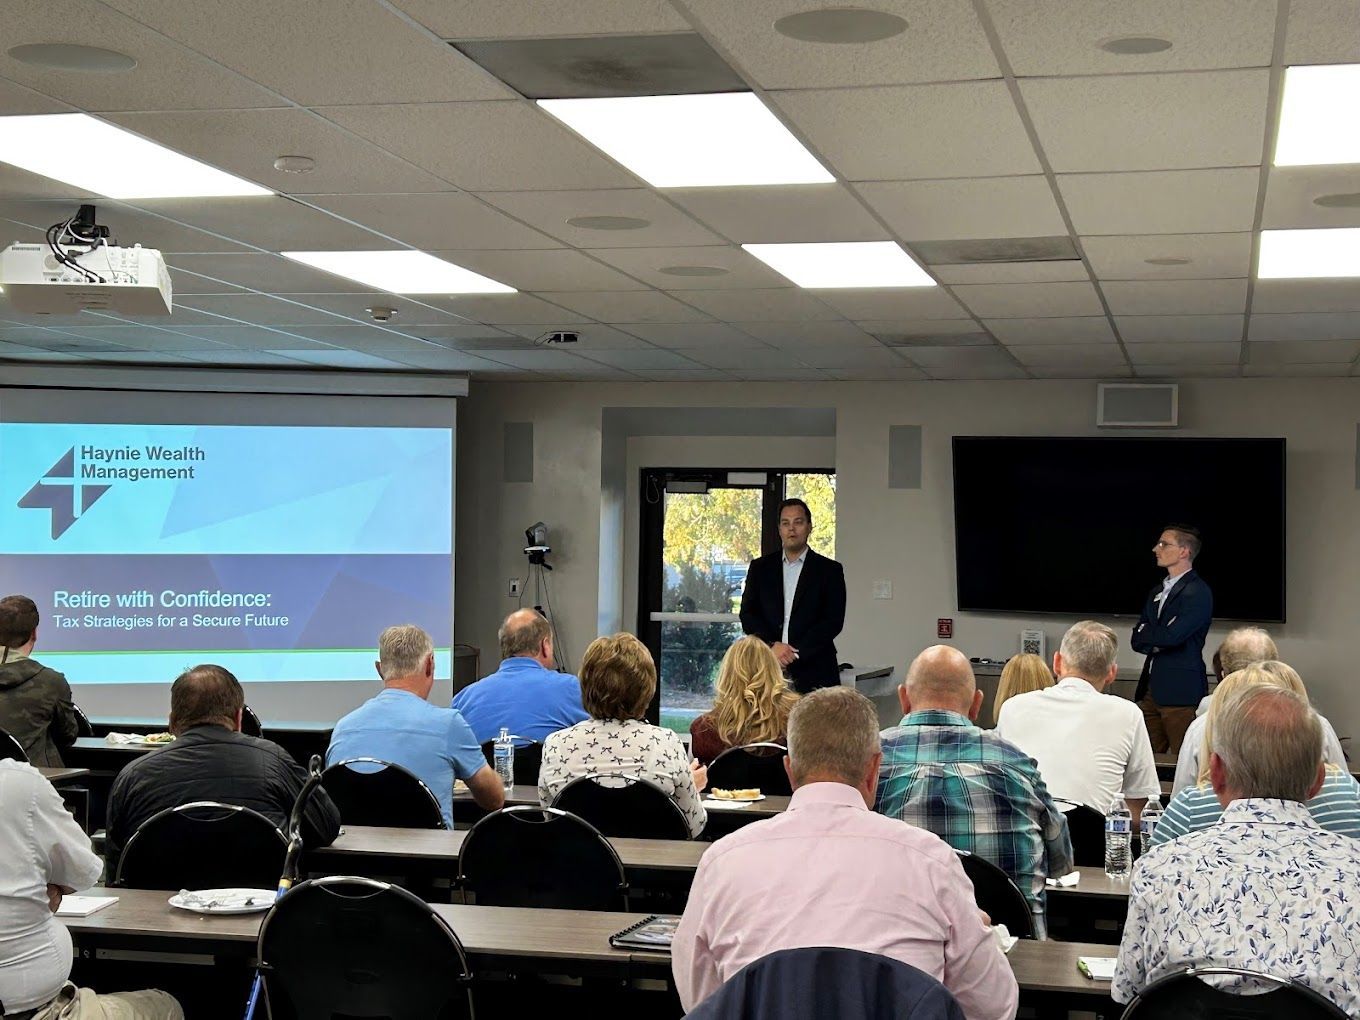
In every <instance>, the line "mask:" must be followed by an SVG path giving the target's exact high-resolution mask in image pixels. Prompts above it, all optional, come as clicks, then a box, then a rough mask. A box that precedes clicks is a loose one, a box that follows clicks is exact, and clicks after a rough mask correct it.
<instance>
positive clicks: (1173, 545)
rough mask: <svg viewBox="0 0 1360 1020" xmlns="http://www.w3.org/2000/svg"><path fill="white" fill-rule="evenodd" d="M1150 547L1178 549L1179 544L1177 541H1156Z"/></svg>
mask: <svg viewBox="0 0 1360 1020" xmlns="http://www.w3.org/2000/svg"><path fill="white" fill-rule="evenodd" d="M1152 548H1154V549H1179V548H1180V545H1179V544H1178V543H1176V542H1158V543H1157V544H1156V545H1154V546H1153V547H1152Z"/></svg>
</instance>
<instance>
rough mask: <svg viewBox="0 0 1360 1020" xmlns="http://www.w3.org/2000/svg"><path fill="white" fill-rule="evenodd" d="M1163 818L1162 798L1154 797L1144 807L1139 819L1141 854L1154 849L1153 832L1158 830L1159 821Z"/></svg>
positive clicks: (1139, 850)
mask: <svg viewBox="0 0 1360 1020" xmlns="http://www.w3.org/2000/svg"><path fill="white" fill-rule="evenodd" d="M1161 820H1162V799H1161V798H1160V797H1153V798H1152V799H1151V800H1150V801H1148V802H1147V805H1146V806H1145V807H1144V808H1143V814H1142V816H1141V817H1140V818H1139V819H1138V834H1139V841H1138V843H1139V845H1138V852H1139V854H1140V855H1141V854H1145V853H1147V852H1148V851H1149V850H1151V849H1152V834H1153V833H1154V832H1156V831H1157V823H1158V822H1160V821H1161Z"/></svg>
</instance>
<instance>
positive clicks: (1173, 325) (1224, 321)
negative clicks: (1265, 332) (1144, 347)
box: [1114, 315, 1246, 344]
mask: <svg viewBox="0 0 1360 1020" xmlns="http://www.w3.org/2000/svg"><path fill="white" fill-rule="evenodd" d="M1245 318H1246V316H1243V315H1118V316H1115V320H1114V323H1115V326H1116V327H1117V328H1118V330H1119V335H1120V336H1121V337H1123V338H1124V340H1125V342H1127V343H1134V344H1138V343H1158V342H1168V343H1176V342H1179V341H1182V340H1184V341H1189V342H1194V343H1198V342H1201V341H1213V340H1241V339H1242V324H1243V320H1244V319H1245Z"/></svg>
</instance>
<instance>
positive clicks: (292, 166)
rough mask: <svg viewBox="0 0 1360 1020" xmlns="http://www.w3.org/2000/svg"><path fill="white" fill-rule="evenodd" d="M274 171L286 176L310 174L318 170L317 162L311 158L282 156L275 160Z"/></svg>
mask: <svg viewBox="0 0 1360 1020" xmlns="http://www.w3.org/2000/svg"><path fill="white" fill-rule="evenodd" d="M274 169H275V170H278V171H280V172H281V173H285V174H309V173H311V172H312V171H313V170H315V169H316V160H314V159H312V157H311V156H280V157H279V158H278V159H276V160H274Z"/></svg>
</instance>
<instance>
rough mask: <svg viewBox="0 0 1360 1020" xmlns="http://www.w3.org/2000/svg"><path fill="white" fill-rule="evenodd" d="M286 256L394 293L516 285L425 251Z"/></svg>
mask: <svg viewBox="0 0 1360 1020" xmlns="http://www.w3.org/2000/svg"><path fill="white" fill-rule="evenodd" d="M279 254H281V255H283V256H284V257H285V258H290V259H292V260H293V261H295V262H301V263H303V264H304V265H308V266H311V267H313V268H314V269H320V270H322V271H323V272H326V273H334V274H335V275H336V276H343V277H345V278H346V279H348V280H355V281H357V282H359V283H362V284H364V285H365V286H368V287H372V288H374V289H375V290H385V291H388V292H389V293H392V294H514V293H515V288H514V287H507V286H506V285H505V284H503V283H497V282H496V281H495V280H493V279H491V278H489V277H486V276H482V275H481V274H480V273H474V272H473V271H472V270H471V269H464V268H463V267H462V266H455V265H454V264H453V263H452V262H445V261H444V260H443V259H437V258H435V257H434V256H433V255H428V254H426V253H425V252H423V251H408V250H400V251H285V252H280V253H279Z"/></svg>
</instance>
